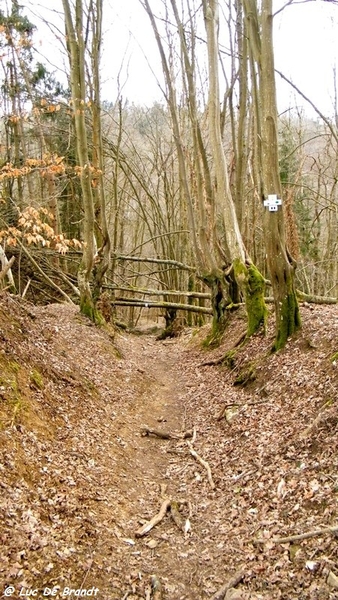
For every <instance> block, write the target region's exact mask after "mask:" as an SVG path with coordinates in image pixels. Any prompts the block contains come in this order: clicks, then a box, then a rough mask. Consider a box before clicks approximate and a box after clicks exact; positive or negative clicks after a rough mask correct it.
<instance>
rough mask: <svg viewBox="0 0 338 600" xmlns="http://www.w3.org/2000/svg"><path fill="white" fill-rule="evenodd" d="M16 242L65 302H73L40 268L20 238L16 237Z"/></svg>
mask: <svg viewBox="0 0 338 600" xmlns="http://www.w3.org/2000/svg"><path fill="white" fill-rule="evenodd" d="M16 240H17V243H18V244H19V246H20V248H21V250H22V251H23V253H24V254H25V255H26V256H27V258H28V260H29V261H30V262H31V264H32V265H33V266H34V267H35V269H36V270H37V271H38V272H39V273H40V275H41V277H42V278H43V279H44V280H45V281H46V282H47V283H48V284H49V285H50V286H51V287H52V288H53V289H54V290H56V291H57V292H59V294H61V295H62V296H63V297H64V298H65V300H67V302H69V303H70V304H74V302H73V300H72V299H71V298H70V297H69V296H68V294H66V292H64V291H63V290H62V289H61V288H60V287H59V286H58V285H56V283H54V281H52V280H51V279H50V277H48V275H46V273H45V272H44V271H43V270H42V269H41V268H40V266H39V265H38V263H37V262H36V260H34V258H33V256H32V255H31V253H30V252H28V250H27V248H25V246H24V245H23V244H22V243H21V242H20V240H19V239H18V238H16Z"/></svg>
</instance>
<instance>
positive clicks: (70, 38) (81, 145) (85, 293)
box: [62, 0, 98, 321]
mask: <svg viewBox="0 0 338 600" xmlns="http://www.w3.org/2000/svg"><path fill="white" fill-rule="evenodd" d="M62 3H63V8H64V14H65V26H66V35H67V47H68V54H69V65H70V84H71V93H72V107H73V114H74V120H75V132H76V149H77V156H78V161H79V166H80V181H81V190H82V202H83V208H84V220H83V238H84V242H85V243H84V249H83V255H82V261H81V264H80V267H79V270H78V286H79V290H80V309H81V312H83V313H84V314H85V315H87V316H88V317H89V318H90V319H91V320H93V321H97V320H98V314H97V310H96V308H95V305H94V301H93V298H92V294H91V289H90V284H89V282H90V277H91V275H92V270H93V265H94V248H95V244H94V220H95V217H94V201H93V194H92V173H91V167H90V161H89V152H88V139H87V131H86V122H85V107H86V85H85V43H84V37H83V36H84V30H83V6H82V0H76V3H75V19H74V20H75V25H74V22H73V17H72V14H71V8H70V3H69V0H62Z"/></svg>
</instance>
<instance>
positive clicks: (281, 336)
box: [272, 292, 302, 352]
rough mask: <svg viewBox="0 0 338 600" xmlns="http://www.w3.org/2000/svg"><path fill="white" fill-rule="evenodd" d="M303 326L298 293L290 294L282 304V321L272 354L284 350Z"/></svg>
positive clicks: (280, 321) (279, 324)
mask: <svg viewBox="0 0 338 600" xmlns="http://www.w3.org/2000/svg"><path fill="white" fill-rule="evenodd" d="M301 324H302V323H301V318H300V312H299V306H298V301H297V296H296V293H295V292H289V293H288V294H287V295H286V296H285V298H284V299H283V300H282V302H281V306H280V319H279V323H278V329H277V334H276V339H275V342H274V344H273V346H272V352H278V350H281V349H282V348H284V346H285V344H286V342H287V340H288V338H289V337H291V336H292V335H293V334H294V333H296V331H297V330H298V329H300V327H301Z"/></svg>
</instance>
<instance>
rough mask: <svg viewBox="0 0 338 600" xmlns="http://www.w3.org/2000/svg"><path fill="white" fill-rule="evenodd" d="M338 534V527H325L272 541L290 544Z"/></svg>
mask: <svg viewBox="0 0 338 600" xmlns="http://www.w3.org/2000/svg"><path fill="white" fill-rule="evenodd" d="M337 532H338V527H324V528H323V529H315V530H314V531H308V532H307V533H299V534H298V535H290V536H289V537H281V538H273V539H272V541H273V542H274V543H275V544H288V543H289V542H299V541H300V540H307V539H308V538H311V537H316V536H318V535H329V534H332V533H337Z"/></svg>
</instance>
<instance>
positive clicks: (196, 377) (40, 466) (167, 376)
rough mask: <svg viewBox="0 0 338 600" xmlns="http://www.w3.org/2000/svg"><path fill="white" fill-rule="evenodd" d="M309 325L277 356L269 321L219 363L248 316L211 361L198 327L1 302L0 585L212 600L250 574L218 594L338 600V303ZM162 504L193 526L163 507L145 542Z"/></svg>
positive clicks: (306, 317)
mask: <svg viewBox="0 0 338 600" xmlns="http://www.w3.org/2000/svg"><path fill="white" fill-rule="evenodd" d="M302 318H303V329H302V331H301V332H300V334H299V335H297V336H296V337H295V338H294V339H292V340H290V341H289V342H288V344H287V346H286V348H285V349H284V350H283V351H281V352H280V353H278V354H274V355H272V354H270V353H269V348H270V346H271V343H272V339H273V320H272V319H271V323H270V325H269V330H268V334H267V336H266V337H263V336H261V335H256V336H254V337H253V338H252V339H251V340H250V341H249V342H248V343H247V344H246V345H245V346H244V347H242V348H240V349H239V350H238V351H237V353H236V354H235V356H233V357H232V361H231V366H230V367H227V366H226V365H225V364H224V363H223V364H222V358H223V357H225V356H227V352H228V351H229V350H231V348H232V347H233V345H234V343H235V341H236V339H238V336H239V333H240V332H241V329H242V328H243V322H242V321H241V319H239V318H237V319H234V322H233V323H232V324H231V326H230V329H229V332H228V333H227V336H226V339H225V340H224V342H223V343H222V344H221V346H220V347H218V348H217V349H214V350H208V351H206V350H202V349H201V345H200V342H201V340H202V338H203V336H205V335H206V331H205V330H200V331H198V332H193V331H191V330H187V331H186V332H184V333H183V335H182V336H181V337H180V338H178V339H175V340H170V341H156V339H155V337H154V336H153V335H143V336H135V335H131V334H127V333H123V334H122V335H121V334H116V335H115V337H114V338H113V336H112V334H111V333H109V331H106V330H104V329H98V328H96V327H94V326H92V325H91V324H90V323H89V321H88V320H87V319H85V318H84V317H82V316H81V315H80V314H79V312H78V309H77V308H76V307H72V306H69V305H49V306H45V307H42V306H39V307H37V306H32V305H29V304H27V303H24V302H19V301H18V299H17V298H14V297H11V296H9V295H6V294H2V295H1V303H0V367H1V369H0V419H1V430H0V438H1V450H0V540H1V546H0V548H1V549H0V589H1V590H4V589H5V588H6V587H8V586H13V587H14V588H15V590H16V593H17V595H19V591H20V590H25V589H26V590H28V589H39V590H40V592H41V594H42V592H43V590H44V589H45V588H50V589H53V588H57V589H58V590H59V591H58V592H57V593H58V595H57V596H56V597H60V598H61V597H62V590H63V589H64V588H66V587H69V588H74V589H76V590H80V591H81V590H89V589H90V588H92V587H93V586H95V588H98V589H99V593H98V596H97V597H98V598H100V599H101V600H118V599H119V600H122V598H127V597H128V598H149V597H151V591H150V590H151V581H152V577H156V578H157V580H158V581H159V582H161V586H162V589H163V594H164V597H165V598H170V599H172V600H199V599H201V600H202V599H203V600H204V599H207V598H213V597H215V598H216V597H221V596H220V595H219V594H218V592H219V590H222V589H223V587H224V584H226V583H227V582H228V581H230V580H231V579H232V578H233V577H234V576H235V574H236V573H238V572H239V571H241V570H242V571H243V574H244V575H243V577H242V578H241V580H240V582H239V583H238V585H236V594H235V592H231V590H230V591H229V592H224V595H223V596H222V597H226V598H230V597H233V598H235V597H236V598H243V599H247V600H249V599H250V600H260V599H263V600H264V599H279V598H280V599H285V600H291V599H294V598H295V599H296V598H297V599H298V598H300V599H302V600H307V599H309V600H310V599H311V600H324V599H337V598H338V588H337V587H336V586H337V581H338V580H337V575H338V557H337V551H338V550H337V548H338V546H337V539H336V535H337V533H338V532H337V531H336V530H335V528H336V527H337V498H338V471H337V461H338V459H337V456H338V453H337V439H338V438H337V425H338V413H337V401H338V400H337V387H338V381H337V365H336V359H335V358H336V355H337V351H338V348H337V346H338V336H337V334H338V308H337V307H336V306H312V305H303V306H302ZM210 363H213V364H210ZM248 373H249V374H250V377H247V374H248ZM239 382H241V383H239ZM228 406H230V407H231V415H230V418H229V413H228V410H229V409H227V408H226V407H228ZM145 427H146V428H148V429H151V430H152V431H153V430H155V431H156V430H159V429H162V430H165V431H167V432H170V433H172V434H175V435H173V437H170V439H160V438H158V437H156V436H147V437H144V435H142V430H144V428H145ZM188 430H193V431H194V440H193V449H194V452H195V453H196V454H197V455H198V457H199V458H200V459H201V461H198V460H196V458H195V457H194V455H193V454H192V453H191V452H190V450H191V448H190V447H189V445H190V444H191V443H192V442H190V441H188V440H185V439H184V438H183V436H182V435H177V436H176V434H182V433H183V432H185V431H188ZM205 463H206V464H207V465H208V466H209V468H210V473H211V474H212V481H213V483H214V486H215V487H214V489H213V487H212V486H211V485H210V477H208V472H207V469H206V468H205V466H203V465H205ZM165 498H169V499H171V500H172V501H173V502H174V503H175V506H177V507H178V510H179V515H180V517H179V520H180V522H182V523H183V527H182V528H179V527H178V526H177V524H176V523H175V522H174V520H173V519H172V518H170V510H168V511H167V512H165V511H164V516H163V518H161V520H160V521H159V522H158V523H157V524H156V526H154V527H153V528H152V529H151V530H150V531H149V532H148V533H147V534H146V535H145V536H144V537H137V535H135V534H136V532H137V531H138V530H140V528H142V526H144V525H145V524H146V523H147V522H151V520H152V519H153V518H154V516H155V515H157V513H158V512H159V510H160V507H161V505H163V502H164V500H165ZM169 505H170V502H169V503H168V506H169ZM305 534H308V535H307V536H305ZM297 536H298V538H300V539H297ZM280 540H282V541H280ZM285 540H288V541H285ZM154 574H156V575H154ZM230 592H231V594H232V595H231V594H230ZM217 594H218V595H217ZM226 594H227V595H226ZM234 594H235V595H234ZM13 597H15V596H13ZM18 597H19V596H18ZM41 597H42V596H41Z"/></svg>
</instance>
